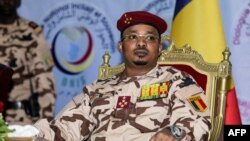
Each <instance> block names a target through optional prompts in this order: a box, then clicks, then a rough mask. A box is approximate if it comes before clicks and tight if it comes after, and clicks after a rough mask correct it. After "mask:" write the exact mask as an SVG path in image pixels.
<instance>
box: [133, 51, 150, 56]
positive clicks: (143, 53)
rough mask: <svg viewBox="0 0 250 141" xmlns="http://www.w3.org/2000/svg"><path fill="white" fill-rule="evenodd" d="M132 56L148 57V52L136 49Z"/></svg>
mask: <svg viewBox="0 0 250 141" xmlns="http://www.w3.org/2000/svg"><path fill="white" fill-rule="evenodd" d="M134 54H135V55H137V56H138V57H144V56H146V55H148V51H147V50H145V49H137V50H135V52H134Z"/></svg>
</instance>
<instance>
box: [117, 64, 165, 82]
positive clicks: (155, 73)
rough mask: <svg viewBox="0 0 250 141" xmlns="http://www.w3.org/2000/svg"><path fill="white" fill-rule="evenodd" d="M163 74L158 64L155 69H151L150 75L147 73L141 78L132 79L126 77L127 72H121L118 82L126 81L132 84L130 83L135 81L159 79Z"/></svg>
mask: <svg viewBox="0 0 250 141" xmlns="http://www.w3.org/2000/svg"><path fill="white" fill-rule="evenodd" d="M161 72H162V69H161V67H160V66H159V65H158V64H157V65H156V66H155V67H154V68H153V69H151V70H150V71H149V72H148V73H146V74H145V75H141V76H132V77H127V76H126V75H125V72H124V71H123V72H121V73H119V74H118V75H117V78H118V81H125V82H130V81H135V80H139V79H144V78H147V77H151V78H157V77H159V74H160V73H161Z"/></svg>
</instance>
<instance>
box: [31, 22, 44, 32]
mask: <svg viewBox="0 0 250 141" xmlns="http://www.w3.org/2000/svg"><path fill="white" fill-rule="evenodd" d="M29 26H30V27H31V28H32V29H34V31H35V32H36V33H37V34H40V33H41V32H42V28H41V27H40V26H39V25H38V24H36V23H35V22H33V21H30V22H29Z"/></svg>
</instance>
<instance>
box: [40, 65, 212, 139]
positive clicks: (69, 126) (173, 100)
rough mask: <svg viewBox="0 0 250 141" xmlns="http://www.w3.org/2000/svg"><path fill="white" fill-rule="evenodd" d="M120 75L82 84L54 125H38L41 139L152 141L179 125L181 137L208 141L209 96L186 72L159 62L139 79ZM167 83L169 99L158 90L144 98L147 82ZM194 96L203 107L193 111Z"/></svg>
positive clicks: (41, 122) (44, 123) (46, 123)
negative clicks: (80, 90)
mask: <svg viewBox="0 0 250 141" xmlns="http://www.w3.org/2000/svg"><path fill="white" fill-rule="evenodd" d="M122 74H123V73H121V74H119V75H117V76H114V77H112V78H109V79H106V80H102V81H101V80H98V81H96V82H94V83H93V84H91V85H88V86H86V87H84V89H83V93H82V94H81V95H78V96H76V97H75V98H73V100H72V102H70V103H69V104H68V105H67V106H66V107H65V108H64V109H63V111H62V112H61V113H59V114H58V115H57V117H56V118H55V120H53V121H51V122H50V123H48V121H47V120H46V119H41V120H39V121H38V122H37V123H36V124H35V126H36V127H37V128H38V129H39V130H40V132H39V135H38V137H44V138H45V139H47V140H50V141H52V140H55V141H61V140H66V141H73V140H74V141H80V140H91V141H149V139H150V138H151V137H152V136H153V135H154V134H155V133H156V132H158V131H160V130H163V129H165V128H170V126H173V125H174V126H177V127H178V128H179V129H181V140H182V141H189V140H195V141H202V140H207V138H208V132H209V130H210V116H209V110H208V108H206V106H207V105H206V104H207V99H206V98H205V95H204V92H203V90H202V88H201V87H200V86H198V85H197V84H196V82H194V80H193V79H192V78H191V77H190V76H189V75H188V74H186V73H184V72H181V71H179V70H177V69H175V68H172V67H169V66H164V67H160V66H157V67H155V68H154V69H153V70H151V71H150V72H149V73H147V74H146V75H143V76H138V77H125V76H124V75H122ZM163 83H166V84H167V85H165V86H167V87H166V89H165V90H167V91H166V92H165V96H166V97H162V98H156V97H157V94H156V97H151V98H149V99H146V100H140V99H141V98H142V95H144V94H143V93H144V91H147V89H146V88H145V86H154V85H155V86H157V87H151V88H160V87H158V86H159V85H158V84H160V85H161V84H163ZM148 88H149V87H148ZM160 89H162V88H160ZM152 91H154V90H151V92H152ZM146 93H147V92H146ZM151 94H152V95H153V93H151ZM158 96H159V95H158ZM193 97H196V98H198V100H200V102H203V104H204V105H203V106H205V107H203V108H200V109H197V110H194V109H195V107H194V106H193V105H191V103H189V102H197V101H195V99H194V98H193ZM192 99H194V100H192ZM188 101H189V102H188ZM55 135H56V136H55Z"/></svg>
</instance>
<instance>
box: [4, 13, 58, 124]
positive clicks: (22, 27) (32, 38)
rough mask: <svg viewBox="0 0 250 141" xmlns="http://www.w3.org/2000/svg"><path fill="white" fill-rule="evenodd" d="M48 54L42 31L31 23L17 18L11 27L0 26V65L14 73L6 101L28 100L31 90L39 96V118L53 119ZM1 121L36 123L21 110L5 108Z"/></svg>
mask: <svg viewBox="0 0 250 141" xmlns="http://www.w3.org/2000/svg"><path fill="white" fill-rule="evenodd" d="M50 53H51V52H50V48H49V46H48V44H47V42H46V40H45V39H44V36H43V34H42V29H41V28H40V27H39V26H38V25H37V24H35V23H34V22H30V21H27V20H25V19H23V18H20V19H18V20H16V21H15V22H14V23H13V24H11V25H1V24H0V63H2V64H5V65H7V66H9V67H11V68H12V69H13V70H14V75H13V77H12V78H13V81H14V86H13V89H12V90H11V92H10V94H9V97H8V101H11V102H12V103H13V102H18V101H19V102H20V101H22V100H28V99H29V97H30V96H31V93H32V92H31V89H32V88H33V93H38V94H39V97H38V103H39V105H40V111H39V114H40V118H47V117H48V118H52V117H53V109H54V103H55V91H54V78H53V75H52V72H51V70H52V64H53V61H52V58H51V54H50ZM31 85H32V86H31ZM31 87H32V88H31ZM38 118H39V117H38ZM5 119H6V121H8V122H10V123H12V122H22V123H32V122H34V121H36V120H37V118H34V117H30V116H29V115H27V114H26V113H25V111H24V109H23V108H18V109H8V110H7V112H6V117H5Z"/></svg>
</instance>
